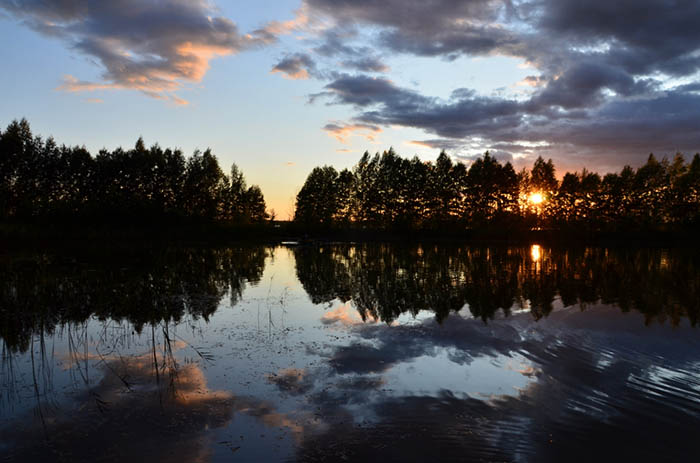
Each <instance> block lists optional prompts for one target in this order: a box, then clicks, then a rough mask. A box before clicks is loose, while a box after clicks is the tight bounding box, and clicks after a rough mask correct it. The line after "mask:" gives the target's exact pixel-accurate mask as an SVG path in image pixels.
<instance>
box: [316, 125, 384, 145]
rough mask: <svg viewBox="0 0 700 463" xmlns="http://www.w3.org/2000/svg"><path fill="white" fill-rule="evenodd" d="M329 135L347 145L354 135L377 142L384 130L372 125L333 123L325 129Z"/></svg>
mask: <svg viewBox="0 0 700 463" xmlns="http://www.w3.org/2000/svg"><path fill="white" fill-rule="evenodd" d="M323 130H325V131H326V133H327V134H328V135H330V136H331V137H333V138H335V139H336V140H338V141H339V142H340V143H347V142H348V139H349V138H350V137H351V136H353V135H358V136H361V137H364V138H366V139H367V140H369V141H375V140H376V136H377V135H378V134H380V133H381V132H382V128H381V127H378V126H376V125H372V124H361V123H358V124H346V123H344V122H331V123H329V124H326V125H325V126H324V127H323Z"/></svg>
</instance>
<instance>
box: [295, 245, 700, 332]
mask: <svg viewBox="0 0 700 463" xmlns="http://www.w3.org/2000/svg"><path fill="white" fill-rule="evenodd" d="M295 256H296V266H297V275H298V278H299V280H300V281H301V282H302V284H303V285H304V289H305V290H306V292H307V293H308V294H309V296H310V297H311V300H312V301H313V302H314V303H324V302H330V301H332V300H334V299H339V300H341V301H343V302H346V301H351V303H352V305H353V306H354V307H355V308H356V309H357V310H358V312H359V313H360V315H361V316H362V317H363V319H367V318H372V319H380V320H383V321H385V322H391V321H392V320H394V319H396V318H397V317H398V316H400V315H401V314H403V313H410V314H413V315H416V314H418V313H419V312H420V311H423V310H428V311H432V312H434V313H435V316H436V317H437V318H438V320H441V319H444V318H445V317H446V316H447V315H448V314H450V313H453V312H458V311H461V310H462V309H463V308H465V306H466V307H467V308H468V310H469V312H471V314H472V315H473V316H474V317H476V318H481V319H482V320H484V321H486V320H489V319H492V318H494V317H495V316H496V315H497V313H503V314H505V315H508V314H510V313H511V312H512V311H513V310H518V309H527V310H529V311H530V312H531V313H532V316H533V317H534V318H535V319H539V318H541V317H544V316H547V315H548V314H549V313H550V312H551V311H552V310H553V308H554V306H555V301H560V302H561V305H563V306H572V305H579V306H581V307H584V308H585V307H586V306H587V305H590V304H595V303H599V302H602V303H605V304H614V305H616V306H618V307H620V308H621V309H622V310H623V311H629V310H633V309H634V310H638V311H640V312H642V313H643V314H644V315H645V318H646V320H647V322H652V321H654V320H658V321H660V322H663V321H665V320H668V321H670V323H672V324H673V325H677V324H678V323H679V322H680V320H681V319H682V318H688V319H689V320H690V321H691V323H692V324H693V325H695V324H696V323H697V317H698V313H699V311H700V260H699V256H698V253H697V252H696V251H692V250H690V251H689V250H683V249H674V250H661V249H641V250H640V249H627V248H619V249H603V248H573V249H556V248H546V247H542V246H539V245H533V246H531V247H523V248H507V247H492V248H473V247H456V246H425V247H401V246H389V245H375V244H367V245H342V244H338V245H326V246H322V247H319V248H313V247H309V248H304V247H300V248H297V249H296V251H295ZM641 288H644V290H643V291H642V290H640V289H641Z"/></svg>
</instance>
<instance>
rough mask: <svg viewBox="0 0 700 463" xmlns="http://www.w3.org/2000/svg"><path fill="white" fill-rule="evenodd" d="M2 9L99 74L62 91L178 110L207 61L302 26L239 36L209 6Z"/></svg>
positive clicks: (91, 3)
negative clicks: (114, 94) (142, 99)
mask: <svg viewBox="0 0 700 463" xmlns="http://www.w3.org/2000/svg"><path fill="white" fill-rule="evenodd" d="M0 8H2V9H4V10H6V11H8V12H9V13H10V14H11V15H12V16H14V17H15V18H17V19H19V20H21V21H22V23H23V24H25V25H28V26H29V27H31V28H32V29H34V30H36V31H38V32H40V33H42V34H44V35H46V36H49V37H52V38H59V39H61V40H63V41H65V42H66V43H68V44H69V45H70V47H71V48H72V49H73V50H76V51H78V52H79V53H81V54H83V55H85V56H87V57H89V58H91V59H92V60H94V61H95V62H96V63H98V64H99V65H100V66H101V67H102V69H103V72H102V76H101V79H100V80H99V81H95V82H91V81H84V80H80V79H78V78H75V77H73V76H68V77H66V78H65V79H64V81H63V82H62V83H61V85H60V86H59V87H58V88H59V89H60V90H63V91H68V92H89V91H95V90H121V89H129V90H137V91H141V92H143V93H145V94H146V95H148V96H151V97H154V98H160V99H165V100H168V101H171V102H172V103H174V104H179V105H181V104H186V101H185V100H183V99H182V98H181V97H179V96H177V95H175V92H177V91H178V90H180V89H182V88H183V86H184V85H186V84H190V83H197V82H201V80H202V79H203V77H204V76H205V74H206V73H207V71H208V70H209V66H210V62H211V60H213V59H215V58H217V57H222V56H228V55H233V54H236V53H239V52H242V51H245V50H249V49H253V48H257V47H262V46H265V45H268V44H271V43H274V42H275V41H276V40H277V35H278V34H279V33H282V32H285V31H288V30H291V29H292V28H293V27H295V26H294V25H295V24H297V23H301V22H302V21H303V19H302V18H297V19H295V20H293V21H292V22H288V23H271V24H268V25H267V26H265V27H263V28H261V29H258V30H255V31H253V32H251V33H249V34H241V33H240V32H239V30H238V28H237V26H236V24H234V23H233V22H232V21H230V20H229V19H228V18H225V17H222V16H218V11H217V10H216V8H215V7H214V5H213V4H212V3H211V2H209V1H207V0H170V1H167V2H164V1H160V0H110V1H95V0H73V1H69V2H38V1H34V0H16V1H13V2H1V3H0Z"/></svg>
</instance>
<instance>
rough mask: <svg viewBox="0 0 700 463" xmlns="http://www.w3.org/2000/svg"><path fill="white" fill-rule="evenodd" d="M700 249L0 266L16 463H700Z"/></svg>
mask: <svg viewBox="0 0 700 463" xmlns="http://www.w3.org/2000/svg"><path fill="white" fill-rule="evenodd" d="M699 315H700V250H698V249H663V248H653V249H652V248H632V247H624V248H610V249H606V248H595V247H589V248H586V247H572V248H562V247H556V248H553V247H548V246H545V245H531V246H516V247H507V246H492V247H478V246H466V245H464V246H458V245H449V244H440V245H433V244H430V245H427V244H423V245H417V244H416V245H397V244H393V245H391V244H315V245H296V244H290V245H287V246H253V245H246V246H240V247H222V248H209V247H163V248H162V249H133V248H128V247H123V248H112V249H108V250H101V251H100V252H96V251H94V250H90V251H88V250H72V251H68V250H55V251H46V252H43V253H35V252H26V251H25V252H16V253H12V254H8V255H4V256H2V257H0V344H1V346H2V347H1V350H2V363H1V366H0V461H3V462H5V461H9V462H14V461H18V462H20V461H21V462H32V461H37V462H47V461H71V462H72V461H90V462H95V461H149V462H161V461H162V462H170V461H172V462H176V461H177V462H200V461H201V462H209V461H211V462H219V461H222V462H223V461H226V462H229V461H255V462H259V461H383V462H389V461H515V462H530V461H532V462H543V461H544V462H546V461H553V462H554V461H556V462H559V461H592V460H594V459H598V460H600V461H676V462H678V461H698V460H699V459H700V450H698V445H697V441H696V440H695V439H697V435H698V429H700V330H699V328H698V327H697V326H696V325H697V322H698V316H699Z"/></svg>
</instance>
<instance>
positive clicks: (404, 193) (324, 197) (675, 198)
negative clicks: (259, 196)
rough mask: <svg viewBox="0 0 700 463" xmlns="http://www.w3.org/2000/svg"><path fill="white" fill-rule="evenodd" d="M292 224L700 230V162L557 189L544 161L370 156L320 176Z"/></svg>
mask: <svg viewBox="0 0 700 463" xmlns="http://www.w3.org/2000/svg"><path fill="white" fill-rule="evenodd" d="M294 218H295V220H296V221H297V222H299V223H302V224H305V226H307V227H309V228H314V227H315V228H326V229H328V228H343V229H344V228H353V227H354V228H362V229H375V230H437V231H443V230H467V229H470V230H487V231H488V230H494V229H501V230H503V229H507V230H518V229H523V230H543V229H544V230H547V229H549V230H559V231H573V230H576V231H582V230H584V231H590V232H600V231H611V232H624V231H628V230H636V231H639V230H664V231H665V230H689V229H695V228H697V227H698V226H699V225H700V154H696V155H695V156H694V157H693V158H692V160H690V162H688V161H687V160H686V159H685V158H684V156H683V155H682V154H680V153H678V154H676V155H675V156H674V157H673V158H672V159H671V160H669V159H667V158H663V159H661V160H658V159H657V158H656V157H655V156H654V155H653V154H650V155H649V157H648V159H647V162H646V163H645V164H644V165H643V166H641V167H639V168H637V169H634V168H632V167H631V166H626V167H624V168H623V169H622V170H621V171H620V172H617V173H609V174H606V175H604V176H601V175H599V174H597V173H595V172H590V171H588V170H585V169H584V170H583V171H582V172H573V173H571V172H567V173H565V174H564V175H563V177H562V179H561V181H559V180H558V179H557V173H556V169H555V167H554V164H553V162H552V160H551V159H550V160H549V161H545V160H544V159H542V158H541V157H540V158H538V159H537V160H536V161H535V163H534V165H533V166H532V168H531V169H530V170H528V169H523V170H521V171H519V172H516V170H515V169H514V167H513V165H512V164H511V163H510V162H506V163H505V164H502V163H500V162H499V161H498V160H497V159H495V158H494V157H493V156H491V155H490V154H489V153H488V152H487V153H486V154H484V156H483V157H481V158H479V159H477V160H476V161H474V162H473V163H472V164H471V165H470V166H467V165H466V164H464V163H462V162H454V161H453V160H452V159H451V158H450V157H449V156H448V155H447V154H446V153H445V152H442V153H440V155H439V157H438V158H437V160H436V161H435V162H424V161H422V160H420V159H419V158H418V157H414V158H413V159H406V158H402V157H400V156H398V155H397V154H396V153H395V152H394V150H393V149H390V150H388V151H385V152H383V153H382V154H379V153H377V154H375V155H374V156H370V154H369V153H368V152H365V154H364V155H363V156H362V158H361V159H360V161H359V162H358V163H357V164H356V165H355V166H354V167H353V168H352V170H349V169H344V170H342V171H340V172H338V171H337V170H336V169H335V168H333V167H331V166H324V167H317V168H315V169H314V170H313V171H312V172H311V173H310V174H309V176H308V177H307V179H306V182H305V183H304V185H303V187H302V188H301V190H300V191H299V193H298V195H297V197H296V213H295V217H294Z"/></svg>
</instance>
